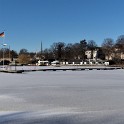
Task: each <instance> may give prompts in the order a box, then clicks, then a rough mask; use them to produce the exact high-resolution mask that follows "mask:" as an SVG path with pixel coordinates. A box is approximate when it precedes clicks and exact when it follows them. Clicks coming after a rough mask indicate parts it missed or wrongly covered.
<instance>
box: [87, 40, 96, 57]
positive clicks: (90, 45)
mask: <svg viewBox="0 0 124 124" xmlns="http://www.w3.org/2000/svg"><path fill="white" fill-rule="evenodd" d="M87 47H88V49H89V50H91V58H92V59H93V51H94V50H95V49H96V48H97V44H96V42H95V41H94V40H89V41H88V44H87Z"/></svg>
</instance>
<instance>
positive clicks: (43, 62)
mask: <svg viewBox="0 0 124 124" xmlns="http://www.w3.org/2000/svg"><path fill="white" fill-rule="evenodd" d="M36 65H39V66H42V65H49V61H41V60H39V61H38V63H36Z"/></svg>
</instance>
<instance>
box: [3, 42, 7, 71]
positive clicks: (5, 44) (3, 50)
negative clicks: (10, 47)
mask: <svg viewBox="0 0 124 124" xmlns="http://www.w3.org/2000/svg"><path fill="white" fill-rule="evenodd" d="M2 46H3V47H5V46H7V44H2ZM3 69H4V48H3Z"/></svg>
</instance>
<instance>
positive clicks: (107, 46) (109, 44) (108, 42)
mask: <svg viewBox="0 0 124 124" xmlns="http://www.w3.org/2000/svg"><path fill="white" fill-rule="evenodd" d="M102 49H103V51H104V53H105V55H106V56H107V57H108V60H109V59H110V57H112V53H113V51H114V41H113V39H111V38H106V39H105V40H104V41H103V43H102Z"/></svg>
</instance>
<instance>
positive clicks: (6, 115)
mask: <svg viewBox="0 0 124 124" xmlns="http://www.w3.org/2000/svg"><path fill="white" fill-rule="evenodd" d="M6 123H7V124H13V123H16V124H27V123H28V124H35V123H36V124H123V123H124V70H123V69H120V70H88V71H86V70H85V71H55V72H54V71H46V72H42V71H41V72H40V71H38V72H26V73H23V74H11V73H2V72H1V73H0V124H6Z"/></svg>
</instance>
